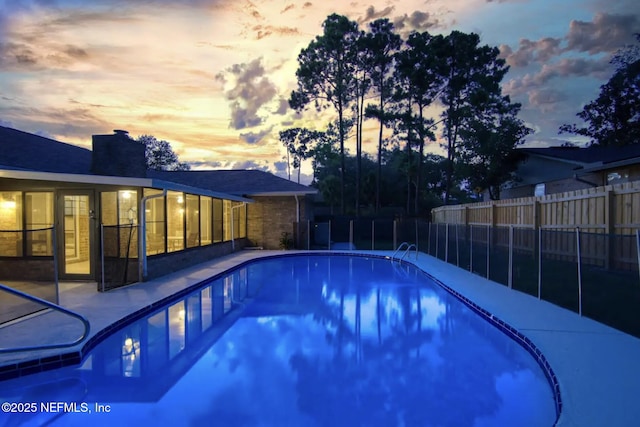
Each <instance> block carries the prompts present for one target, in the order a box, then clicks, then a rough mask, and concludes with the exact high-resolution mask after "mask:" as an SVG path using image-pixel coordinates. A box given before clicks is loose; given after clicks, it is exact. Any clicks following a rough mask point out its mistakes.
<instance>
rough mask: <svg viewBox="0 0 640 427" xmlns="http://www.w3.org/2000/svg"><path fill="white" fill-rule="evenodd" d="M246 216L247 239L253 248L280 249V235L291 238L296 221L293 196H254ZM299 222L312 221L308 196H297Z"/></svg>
mask: <svg viewBox="0 0 640 427" xmlns="http://www.w3.org/2000/svg"><path fill="white" fill-rule="evenodd" d="M251 198H252V199H253V200H254V201H255V203H250V204H249V206H248V214H247V223H248V225H247V237H248V238H249V241H250V242H251V245H253V246H261V247H263V248H264V249H280V239H281V238H282V233H289V237H290V238H293V226H294V225H293V224H294V223H295V222H296V220H297V216H296V199H295V197H294V196H264V197H261V196H255V197H253V196H252V197H251ZM298 200H299V202H300V222H305V221H307V220H312V219H313V213H312V208H311V206H312V205H311V202H310V200H309V196H298Z"/></svg>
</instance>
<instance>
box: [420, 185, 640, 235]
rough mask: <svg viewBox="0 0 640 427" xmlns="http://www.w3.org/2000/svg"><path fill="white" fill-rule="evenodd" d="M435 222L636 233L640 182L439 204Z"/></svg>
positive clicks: (434, 215)
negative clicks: (518, 196)
mask: <svg viewBox="0 0 640 427" xmlns="http://www.w3.org/2000/svg"><path fill="white" fill-rule="evenodd" d="M431 218H432V221H433V222H434V223H443V224H465V225H489V226H492V227H495V226H513V227H517V228H533V229H538V228H542V229H559V230H573V229H575V228H576V227H579V228H580V229H581V230H582V231H584V232H588V233H603V234H622V235H633V234H635V232H636V230H638V229H640V181H634V182H627V183H624V184H616V185H607V186H605V187H595V188H588V189H584V190H576V191H569V192H566V193H558V194H549V195H546V196H540V197H521V198H517V199H506V200H492V201H489V202H479V203H467V204H463V205H452V206H440V207H438V208H435V209H433V210H432V211H431Z"/></svg>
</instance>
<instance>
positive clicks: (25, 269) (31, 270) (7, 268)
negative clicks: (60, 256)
mask: <svg viewBox="0 0 640 427" xmlns="http://www.w3.org/2000/svg"><path fill="white" fill-rule="evenodd" d="M54 270H55V266H54V264H53V258H52V257H43V258H42V259H34V258H2V259H0V279H1V280H33V281H41V280H44V281H51V282H53V280H54V278H55V274H54V273H55V271H54Z"/></svg>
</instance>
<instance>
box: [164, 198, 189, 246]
mask: <svg viewBox="0 0 640 427" xmlns="http://www.w3.org/2000/svg"><path fill="white" fill-rule="evenodd" d="M184 216H185V198H184V194H183V193H179V192H177V191H168V192H167V252H175V251H180V250H182V249H184Z"/></svg>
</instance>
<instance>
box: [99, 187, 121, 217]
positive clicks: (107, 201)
mask: <svg viewBox="0 0 640 427" xmlns="http://www.w3.org/2000/svg"><path fill="white" fill-rule="evenodd" d="M100 219H101V221H102V224H103V225H116V224H118V193H117V192H115V191H105V192H102V193H101V194H100Z"/></svg>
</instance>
